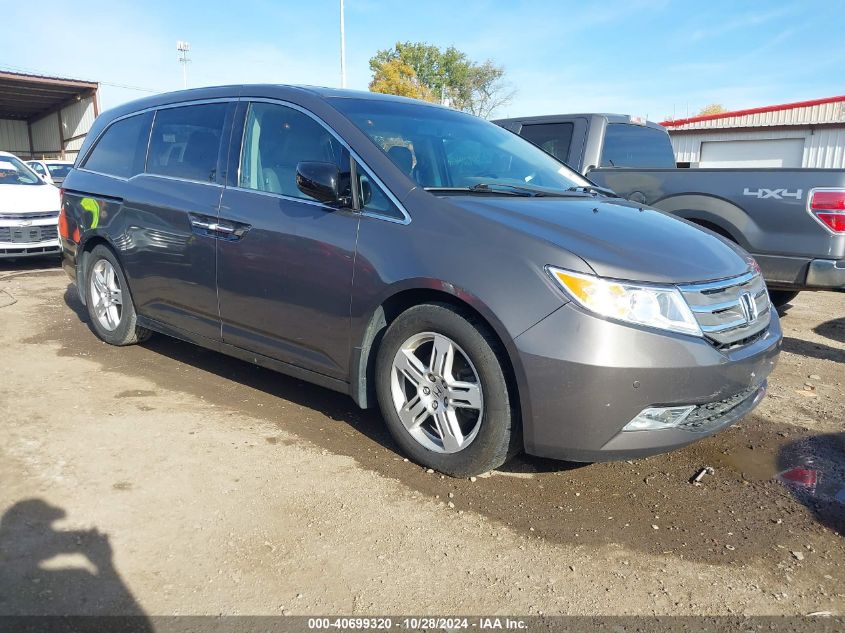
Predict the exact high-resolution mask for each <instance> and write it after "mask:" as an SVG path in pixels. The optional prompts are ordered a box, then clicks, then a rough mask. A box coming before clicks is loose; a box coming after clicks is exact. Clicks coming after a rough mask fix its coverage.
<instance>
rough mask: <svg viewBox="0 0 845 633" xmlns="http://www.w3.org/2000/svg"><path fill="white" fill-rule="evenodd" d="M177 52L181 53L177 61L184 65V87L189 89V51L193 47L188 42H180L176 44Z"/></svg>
mask: <svg viewBox="0 0 845 633" xmlns="http://www.w3.org/2000/svg"><path fill="white" fill-rule="evenodd" d="M176 50H177V51H179V56H178V57H177V59H178V60H179V63H180V64H182V85H183V86H184V87H185V88H187V87H188V62H189V61H191V60H190V59H189V58H188V51H189V50H191V45H190V44H189V43H188V42H183V41H182V40H179V41H178V42H176Z"/></svg>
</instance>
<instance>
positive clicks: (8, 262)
mask: <svg viewBox="0 0 845 633" xmlns="http://www.w3.org/2000/svg"><path fill="white" fill-rule="evenodd" d="M59 268H61V260H60V259H59V258H58V257H57V256H55V255H53V256H50V257H20V258H18V259H0V277H2V276H3V275H4V273H15V272H33V271H40V270H58V269H59Z"/></svg>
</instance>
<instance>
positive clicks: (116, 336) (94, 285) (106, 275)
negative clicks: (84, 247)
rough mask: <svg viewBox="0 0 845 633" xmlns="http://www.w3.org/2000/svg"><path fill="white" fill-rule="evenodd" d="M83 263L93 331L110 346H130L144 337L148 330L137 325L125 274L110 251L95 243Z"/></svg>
mask: <svg viewBox="0 0 845 633" xmlns="http://www.w3.org/2000/svg"><path fill="white" fill-rule="evenodd" d="M86 263H87V266H86V272H85V296H86V299H87V300H86V304H87V308H88V316H89V318H90V321H91V328H92V329H93V330H94V333H95V334H96V335H97V336H98V337H100V338H101V339H102V340H104V341H105V342H106V343H109V344H111V345H132V344H133V343H139V342H141V341H144V340H146V339H148V338H149V337H150V334H151V333H150V331H149V330H147V329H145V328H142V327H140V326H139V325H138V316H137V315H136V314H135V305H134V304H133V303H132V296H131V295H130V294H129V287H128V285H127V283H126V276H125V275H124V274H123V269H122V268H121V267H120V264H119V263H118V261H117V258H116V257H115V256H114V253H112V252H111V250H109V249H108V248H106V247H105V246H95V247H94V249H93V250H92V251H91V253H90V254H89V255H88V259H87V261H86Z"/></svg>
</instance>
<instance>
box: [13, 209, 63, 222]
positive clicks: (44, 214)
mask: <svg viewBox="0 0 845 633" xmlns="http://www.w3.org/2000/svg"><path fill="white" fill-rule="evenodd" d="M58 217H59V212H58V211H31V212H28V213H0V220H43V219H44V218H57V219H58Z"/></svg>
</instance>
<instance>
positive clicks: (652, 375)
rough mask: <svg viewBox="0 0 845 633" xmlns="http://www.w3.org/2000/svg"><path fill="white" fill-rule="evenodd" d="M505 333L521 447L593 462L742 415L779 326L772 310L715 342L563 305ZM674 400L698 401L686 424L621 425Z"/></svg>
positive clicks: (681, 438)
mask: <svg viewBox="0 0 845 633" xmlns="http://www.w3.org/2000/svg"><path fill="white" fill-rule="evenodd" d="M515 342H516V346H517V350H518V352H519V355H520V359H519V360H520V363H521V365H522V370H523V372H524V377H525V379H524V383H523V384H521V385H520V395H521V397H522V399H523V413H524V419H523V433H524V441H525V450H526V451H527V452H528V453H531V454H533V455H539V456H542V457H552V458H556V459H566V460H572V461H585V462H593V461H606V460H614V459H630V458H633V457H643V456H646V455H651V454H654V453H660V452H665V451H668V450H672V449H674V448H678V447H681V446H684V445H686V444H690V443H692V442H695V441H696V440H699V439H701V438H703V437H706V436H708V435H712V434H713V433H716V432H717V431H719V430H721V429H723V428H725V427H726V426H729V425H730V424H733V423H734V422H736V421H737V420H739V419H740V418H742V417H743V416H745V415H747V414H748V413H749V412H750V411H751V410H752V409H753V408H754V407H755V406H756V405H757V404H758V403H759V402H760V400H761V399H762V397H763V394H764V393H765V383H766V378H767V377H768V375H769V374H770V373H771V371H772V369H773V368H774V366H775V362H776V360H777V355H778V352H779V351H780V344H781V329H780V323H779V321H778V318H777V315H776V314H774V313H773V314H772V320H771V323H770V324H769V327H768V329H767V330H766V332H765V333H764V334H763V336H762V337H760V338H758V339H757V340H755V341H754V342H752V343H751V344H749V345H747V346H745V347H740V348H736V349H732V350H728V351H720V350H717V349H716V348H715V347H714V346H713V345H711V344H710V343H708V342H707V341H706V340H704V339H701V338H697V337H693V336H684V335H680V334H671V333H661V332H656V331H653V330H648V329H645V328H638V327H633V326H627V325H622V324H619V323H614V322H611V321H606V320H603V319H600V318H597V317H594V316H591V315H589V314H587V313H585V312H583V311H582V310H580V309H578V308H576V307H574V306H573V305H572V304H567V305H565V306H563V307H562V308H560V309H559V310H557V311H556V312H554V313H553V314H551V315H550V316H548V317H546V318H545V319H544V320H542V321H541V322H540V323H538V324H537V325H535V326H533V327H532V328H530V329H529V330H528V331H526V332H524V333H523V334H521V335H520V336H518V337H517V338H516V340H515ZM723 401H724V402H723ZM684 405H702V406H700V407H698V408H697V409H696V411H695V412H694V413H693V415H692V416H691V417H692V418H693V419H694V420H696V421H697V423H696V424H689V425H686V428H683V429H682V428H671V429H661V430H652V431H625V432H623V431H622V427H624V426H625V425H626V424H627V423H628V422H630V421H631V420H632V419H633V418H634V417H636V416H637V414H638V413H640V412H641V411H642V410H643V409H646V408H649V407H660V406H684ZM703 405H709V406H703Z"/></svg>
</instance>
